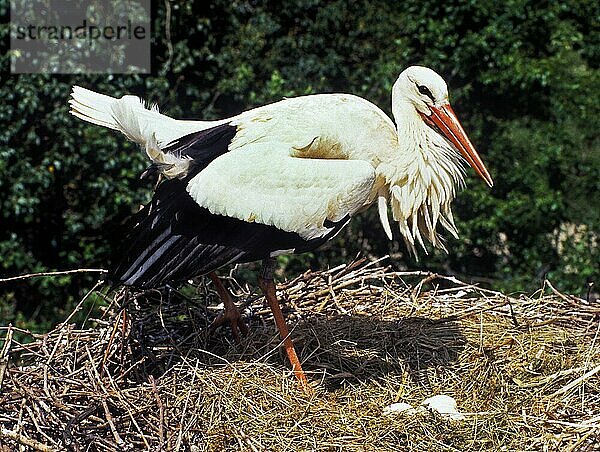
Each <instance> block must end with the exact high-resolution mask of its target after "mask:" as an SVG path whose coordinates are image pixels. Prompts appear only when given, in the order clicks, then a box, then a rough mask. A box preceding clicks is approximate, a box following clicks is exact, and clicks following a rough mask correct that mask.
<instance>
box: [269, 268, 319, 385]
mask: <svg viewBox="0 0 600 452" xmlns="http://www.w3.org/2000/svg"><path fill="white" fill-rule="evenodd" d="M273 271H274V261H273V259H265V260H263V267H262V271H261V275H260V278H259V280H258V284H259V286H260V288H261V290H262V291H263V293H264V294H265V298H266V299H267V303H268V304H269V307H270V308H271V312H273V317H274V318H275V324H276V325H277V329H278V330H279V335H280V336H281V339H282V340H283V346H284V347H285V351H286V353H287V355H288V359H289V360H290V363H291V364H292V369H293V371H294V374H295V375H296V378H298V381H299V382H300V384H301V385H302V387H303V388H304V389H310V386H309V384H308V380H307V379H306V375H305V374H304V371H303V370H302V365H301V364H300V360H299V359H298V355H297V354H296V349H295V348H294V343H293V342H292V339H291V338H290V332H289V330H288V327H287V325H286V324H285V320H284V318H283V313H282V312H281V308H280V307H279V301H278V300H277V294H276V291H275V283H274V282H273Z"/></svg>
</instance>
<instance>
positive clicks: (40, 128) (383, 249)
mask: <svg viewBox="0 0 600 452" xmlns="http://www.w3.org/2000/svg"><path fill="white" fill-rule="evenodd" d="M7 4H8V1H7V0H0V11H2V13H3V14H5V15H6V14H7V12H8V6H7ZM154 6H155V8H156V9H155V11H154V18H155V19H154V22H155V23H154V30H155V36H154V44H153V46H154V47H153V55H154V60H155V61H154V63H155V64H154V70H155V72H154V74H153V75H150V76H119V75H89V76H50V75H7V76H6V77H4V76H3V85H2V86H0V98H1V99H2V102H1V104H0V121H2V125H3V127H2V128H0V208H1V209H0V222H1V224H2V227H1V228H0V255H1V256H2V258H3V259H2V261H1V263H0V272H1V273H2V274H3V275H16V274H21V273H26V272H30V271H42V270H49V269H66V268H75V267H90V266H102V267H106V266H107V263H108V261H109V259H110V249H111V248H112V247H115V246H118V243H119V239H120V236H118V235H116V234H115V233H114V228H115V226H116V225H118V224H120V223H121V222H122V221H123V220H124V219H125V218H126V217H127V216H128V215H129V214H131V213H132V212H133V211H135V210H136V208H137V206H138V205H139V204H140V203H143V202H145V201H146V200H147V199H148V198H149V196H150V193H151V187H150V186H149V185H147V184H145V183H141V182H140V181H139V180H138V175H139V174H140V173H141V171H142V170H143V168H144V166H145V164H146V162H145V159H144V156H143V154H142V153H141V152H139V150H138V149H137V148H136V147H135V146H134V145H132V144H130V143H127V142H125V141H124V139H122V137H120V136H117V135H116V134H115V133H113V132H112V131H109V130H104V129H101V128H99V127H95V126H91V125H86V124H84V123H83V122H81V121H79V120H77V119H75V118H73V117H72V116H70V115H69V114H68V106H67V99H68V96H69V92H70V89H71V86H72V84H80V85H82V86H85V87H90V88H93V89H94V90H97V91H100V92H105V93H107V94H110V95H113V96H121V95H123V94H124V93H134V94H138V95H143V96H144V97H145V98H146V99H148V100H150V101H156V102H158V103H159V105H160V106H161V108H162V110H163V111H165V112H166V113H167V114H171V115H173V116H176V117H184V118H205V119H211V118H218V117H224V116H229V115H232V114H235V113H237V112H239V111H241V110H243V109H246V108H249V107H252V106H256V105H259V104H264V103H267V102H272V101H276V100H279V99H281V98H282V97H283V96H295V95H303V94H309V93H315V92H331V91H345V92H352V93H354V94H358V95H361V96H364V97H366V98H367V99H369V100H371V101H373V102H375V103H376V104H378V105H379V106H381V107H382V108H383V109H384V110H385V111H386V112H388V113H390V108H389V97H390V88H391V86H392V84H393V82H394V81H395V78H396V77H397V75H398V74H399V72H400V71H401V70H402V69H403V68H404V67H406V66H408V65H410V64H423V65H427V66H431V67H433V68H434V69H436V71H438V72H439V73H440V74H442V75H443V76H444V77H445V78H446V80H447V81H448V82H449V85H450V92H451V96H452V102H453V104H454V107H455V110H456V111H457V112H458V114H459V116H460V117H461V118H462V121H463V123H464V126H465V128H466V130H467V131H468V133H469V135H470V136H471V138H472V141H473V142H474V143H475V144H476V147H477V148H478V149H479V151H480V152H481V154H482V155H483V158H484V161H485V162H486V164H487V166H488V168H489V169H490V170H491V172H492V174H493V176H494V180H495V182H496V185H495V187H494V188H493V189H492V190H491V191H490V190H489V189H487V187H485V185H484V184H483V183H482V182H481V181H480V180H477V179H476V177H475V176H474V174H473V172H472V171H470V172H469V180H468V186H467V190H465V191H464V192H462V193H461V194H460V196H459V198H458V200H457V201H456V203H455V209H456V217H457V223H458V227H459V231H460V233H461V238H460V240H453V239H452V240H449V242H448V246H449V249H450V254H449V255H446V254H443V253H439V252H433V253H432V254H431V255H430V256H425V255H422V256H421V261H420V262H418V263H417V262H415V261H414V260H413V259H411V258H410V257H409V256H407V254H406V252H405V248H404V245H402V244H401V243H399V242H398V241H394V242H393V243H388V241H387V239H386V238H385V235H384V234H383V232H382V229H381V227H380V225H379V224H378V220H377V218H376V215H375V214H374V212H369V213H367V214H365V215H363V216H361V217H359V218H357V219H356V220H354V221H353V223H352V224H351V226H350V227H349V228H347V230H346V231H345V232H344V233H342V234H341V235H340V237H339V240H338V242H339V243H338V244H337V245H336V244H334V245H330V246H327V247H325V248H324V249H323V250H320V251H317V252H316V253H314V255H312V256H305V257H291V258H286V260H285V262H284V264H285V267H286V268H287V270H288V271H297V270H298V269H299V268H303V266H305V265H307V264H310V265H313V266H317V265H327V264H330V265H334V264H336V263H338V262H340V261H342V260H346V259H348V258H351V257H354V255H356V254H357V253H358V252H361V251H362V252H363V253H366V254H372V255H375V256H379V255H382V254H385V253H390V254H392V256H393V258H394V262H395V263H396V264H397V265H398V266H399V267H411V268H414V267H420V268H428V269H432V270H440V271H444V272H453V273H458V274H462V275H468V277H473V278H474V279H480V280H485V281H489V282H491V283H492V284H493V285H494V286H495V287H503V288H507V289H511V290H531V289H533V288H536V287H538V286H539V282H540V280H541V279H542V278H544V277H545V275H549V276H550V277H551V278H553V281H554V282H555V283H556V284H557V285H558V286H559V287H561V288H563V289H565V290H570V291H575V292H577V293H585V291H586V287H587V286H586V284H587V282H588V281H591V280H596V281H597V280H598V276H599V275H598V267H599V266H598V262H600V251H599V246H598V234H599V230H600V196H598V193H599V192H600V152H599V142H598V133H597V118H598V117H599V116H600V114H599V113H600V112H599V111H598V110H599V107H598V102H597V93H598V92H599V90H600V80H599V72H598V61H600V37H599V29H598V25H597V18H598V17H599V15H600V14H599V13H600V10H599V7H598V4H597V2H588V1H571V2H547V3H541V4H540V3H539V2H533V1H527V0H514V1H510V2H494V1H486V0H484V1H477V2H475V1H449V2H437V1H433V0H428V1H414V0H413V1H405V2H395V1H391V0H388V1H384V0H376V1H368V2H367V1H358V2H356V1H350V0H334V1H331V2H318V1H315V0H301V1H290V0H278V1H245V2H244V1H240V2H238V1H236V2H231V1H222V0H217V1H213V2H210V4H205V2H171V9H172V11H171V13H172V14H171V44H172V48H173V53H172V55H169V51H168V46H167V41H166V34H165V31H164V30H165V27H164V23H165V22H164V21H165V16H166V15H165V10H164V3H163V2H156V4H155V5H154ZM0 35H1V36H2V37H3V38H4V39H6V40H7V39H8V27H7V26H5V25H2V26H1V28H0ZM0 58H1V62H2V65H3V67H4V68H8V67H9V59H8V58H9V57H8V54H3V55H2V56H1V57H0ZM569 225H571V226H569ZM572 231H576V233H574V235H573V234H572V235H569V234H570V233H571V232H572ZM577 231H578V232H577ZM582 231H583V232H582ZM561 233H562V236H561V239H560V240H559V239H558V238H557V237H559V236H560V235H561ZM561 240H562V242H561ZM559 242H560V243H562V245H561V246H560V247H559V246H558V243H559ZM338 245H342V246H338ZM92 281H93V280H92V277H90V276H76V277H71V278H68V277H65V278H60V279H40V280H35V281H29V282H26V283H25V282H22V283H15V284H12V285H3V286H0V291H1V292H0V307H1V308H0V314H1V315H2V322H8V321H13V322H17V323H19V324H20V325H22V326H32V325H35V324H39V325H41V327H45V326H46V323H45V322H50V321H55V320H56V319H57V318H60V314H61V313H63V312H64V311H65V310H67V309H69V308H70V307H71V306H72V303H73V302H74V301H76V300H78V299H79V298H80V297H81V295H82V293H83V291H84V290H85V289H86V288H89V287H90V284H91V283H92Z"/></svg>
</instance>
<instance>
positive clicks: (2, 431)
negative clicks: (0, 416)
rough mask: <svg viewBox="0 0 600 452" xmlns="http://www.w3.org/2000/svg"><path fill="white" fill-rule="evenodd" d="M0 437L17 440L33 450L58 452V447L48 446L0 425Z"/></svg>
mask: <svg viewBox="0 0 600 452" xmlns="http://www.w3.org/2000/svg"><path fill="white" fill-rule="evenodd" d="M0 437H2V438H8V439H12V440H13V441H16V442H18V443H19V444H22V445H24V446H29V447H31V448H33V449H35V450H40V451H42V452H58V449H55V448H54V447H52V446H48V445H47V444H44V443H41V442H39V441H37V440H35V439H33V438H29V437H27V436H25V435H22V434H21V433H17V432H13V431H12V430H8V429H7V428H4V427H0Z"/></svg>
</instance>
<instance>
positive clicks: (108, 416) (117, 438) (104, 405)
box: [102, 400, 125, 447]
mask: <svg viewBox="0 0 600 452" xmlns="http://www.w3.org/2000/svg"><path fill="white" fill-rule="evenodd" d="M102 408H104V414H105V415H106V422H108V425H109V427H110V431H111V432H112V434H113V436H114V438H115V441H116V442H117V444H118V445H119V446H121V447H122V446H124V445H125V442H124V441H123V438H121V435H119V432H118V431H117V427H115V423H114V422H113V418H112V414H110V410H109V409H108V404H107V403H106V400H102Z"/></svg>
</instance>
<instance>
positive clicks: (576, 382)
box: [550, 365, 600, 398]
mask: <svg viewBox="0 0 600 452" xmlns="http://www.w3.org/2000/svg"><path fill="white" fill-rule="evenodd" d="M598 372H600V365H598V366H596V367H594V368H593V369H592V370H590V371H589V372H586V373H584V374H583V375H582V376H581V377H579V378H577V379H575V380H573V381H572V382H571V383H569V384H568V385H566V386H563V387H562V388H560V389H559V390H558V391H556V392H555V393H554V394H552V395H551V396H550V398H553V397H556V396H558V395H561V394H564V393H565V392H567V391H569V390H571V389H573V388H574V387H575V386H577V385H579V383H582V382H584V381H585V380H587V379H588V378H590V377H591V376H593V375H595V374H597V373H598Z"/></svg>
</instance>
